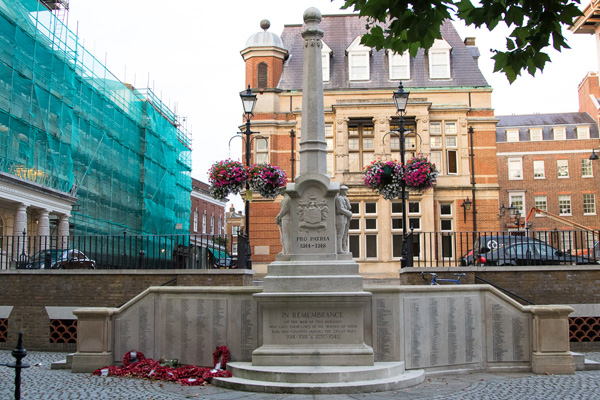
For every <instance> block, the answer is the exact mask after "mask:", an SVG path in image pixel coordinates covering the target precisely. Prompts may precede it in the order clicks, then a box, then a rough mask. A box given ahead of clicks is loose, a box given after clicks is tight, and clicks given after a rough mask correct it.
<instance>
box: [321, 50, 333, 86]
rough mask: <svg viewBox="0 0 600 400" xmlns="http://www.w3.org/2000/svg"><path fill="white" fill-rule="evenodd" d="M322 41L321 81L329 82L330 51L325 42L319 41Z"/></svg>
mask: <svg viewBox="0 0 600 400" xmlns="http://www.w3.org/2000/svg"><path fill="white" fill-rule="evenodd" d="M321 42H322V43H323V48H322V49H321V61H322V63H323V82H329V75H330V73H329V66H330V65H331V64H330V63H331V54H332V51H331V49H330V48H329V46H327V43H325V42H323V41H321Z"/></svg>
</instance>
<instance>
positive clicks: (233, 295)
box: [72, 8, 575, 393]
mask: <svg viewBox="0 0 600 400" xmlns="http://www.w3.org/2000/svg"><path fill="white" fill-rule="evenodd" d="M320 20H321V14H320V12H319V11H318V10H317V9H315V8H310V9H308V10H306V12H305V13H304V22H305V29H304V31H303V33H302V37H303V39H304V64H303V100H302V139H301V144H300V155H301V156H300V157H301V160H300V173H299V175H298V176H297V178H296V180H295V182H294V183H289V184H288V185H287V188H286V190H285V194H284V200H283V201H282V203H281V212H280V214H279V215H278V216H277V219H276V221H273V223H277V224H278V225H279V226H280V227H281V236H282V237H281V240H282V243H283V251H282V253H280V254H279V255H278V256H277V259H276V261H274V262H273V263H271V264H270V265H269V269H268V274H267V276H266V277H265V279H264V284H263V286H262V287H255V286H252V287H250V286H248V287H150V288H148V289H147V290H145V291H144V292H142V293H140V294H138V295H137V296H135V297H134V298H132V299H131V301H129V302H128V303H127V304H125V305H123V306H122V307H120V308H85V309H79V310H76V311H75V312H74V314H75V315H76V316H77V317H78V351H77V353H75V354H74V356H73V362H72V370H73V372H91V371H93V370H95V369H97V368H100V367H103V366H106V365H113V364H118V363H119V361H120V360H121V357H122V355H123V354H124V353H126V352H128V351H132V350H136V351H140V352H143V353H144V354H145V355H146V356H148V357H152V358H155V359H158V358H161V357H165V358H167V359H178V360H179V362H180V363H183V364H196V365H210V364H211V362H212V352H213V351H214V349H215V347H218V346H228V348H229V350H230V353H231V361H230V362H229V364H228V368H229V369H230V371H231V372H232V373H233V377H232V378H219V379H214V380H213V384H215V385H219V386H223V387H228V388H234V389H237V390H248V391H258V392H282V393H357V392H374V391H384V390H392V389H399V388H403V387H407V386H411V385H416V384H418V383H420V382H422V381H423V380H424V379H425V376H426V374H452V373H458V372H465V371H532V372H534V373H539V374H546V373H550V374H573V373H574V370H575V365H574V362H573V357H572V356H571V353H570V352H569V341H568V340H569V337H568V320H567V316H568V314H569V313H570V312H571V311H572V308H570V307H567V306H522V305H520V304H518V303H517V302H515V301H514V300H512V299H510V298H509V297H507V296H505V295H503V294H502V293H500V292H499V291H497V290H495V289H494V288H492V287H491V286H488V285H458V286H457V285H453V286H437V287H434V286H382V285H378V286H374V287H366V286H364V285H363V279H362V277H361V276H360V275H359V272H358V271H359V270H358V264H357V263H356V262H355V261H354V260H353V259H352V256H351V254H350V253H348V249H347V247H346V245H345V243H346V242H347V229H346V226H347V224H348V221H349V218H350V217H351V213H349V212H348V211H347V207H348V205H347V201H346V200H347V199H345V196H344V195H345V187H340V185H339V184H338V183H336V182H331V180H330V177H329V176H328V175H327V174H326V141H325V133H324V107H323V83H322V78H321V74H322V68H321V46H322V42H321V38H322V36H323V32H322V31H321V30H320V29H319V22H320Z"/></svg>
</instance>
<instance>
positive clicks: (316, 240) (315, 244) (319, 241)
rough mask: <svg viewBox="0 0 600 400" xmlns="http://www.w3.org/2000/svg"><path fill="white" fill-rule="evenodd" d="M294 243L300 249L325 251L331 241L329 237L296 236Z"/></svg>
mask: <svg viewBox="0 0 600 400" xmlns="http://www.w3.org/2000/svg"><path fill="white" fill-rule="evenodd" d="M296 241H297V242H299V244H298V247H299V248H301V249H325V248H326V247H327V242H331V239H330V238H329V236H298V237H296Z"/></svg>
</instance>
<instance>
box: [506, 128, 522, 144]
mask: <svg viewBox="0 0 600 400" xmlns="http://www.w3.org/2000/svg"><path fill="white" fill-rule="evenodd" d="M518 141H519V130H518V129H507V130H506V142H507V143H515V142H518Z"/></svg>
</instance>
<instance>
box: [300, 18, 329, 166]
mask: <svg viewBox="0 0 600 400" xmlns="http://www.w3.org/2000/svg"><path fill="white" fill-rule="evenodd" d="M319 22H321V13H320V12H319V10H317V9H309V10H307V11H306V12H305V13H304V23H305V24H306V29H305V30H304V31H303V32H302V38H303V39H304V68H303V71H302V138H301V140H300V174H304V173H319V174H323V175H325V174H327V142H326V141H325V117H324V115H325V105H324V99H323V67H322V59H321V50H322V48H323V42H321V39H322V38H323V31H322V30H320V29H319Z"/></svg>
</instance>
